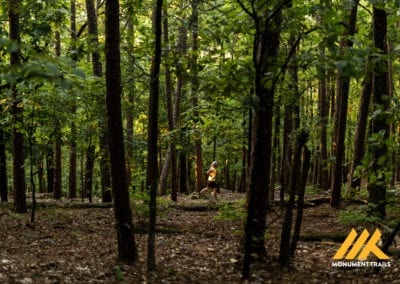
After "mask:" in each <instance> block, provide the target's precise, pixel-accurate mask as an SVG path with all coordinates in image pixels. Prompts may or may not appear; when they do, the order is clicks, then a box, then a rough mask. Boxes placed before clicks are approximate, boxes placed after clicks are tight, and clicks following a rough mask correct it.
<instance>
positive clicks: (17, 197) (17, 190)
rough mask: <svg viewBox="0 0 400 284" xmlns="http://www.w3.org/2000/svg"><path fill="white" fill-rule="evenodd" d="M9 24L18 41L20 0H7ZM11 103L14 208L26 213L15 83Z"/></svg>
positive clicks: (14, 60) (15, 59)
mask: <svg viewBox="0 0 400 284" xmlns="http://www.w3.org/2000/svg"><path fill="white" fill-rule="evenodd" d="M8 4H9V10H8V17H9V24H10V39H11V40H12V41H14V42H17V43H20V41H21V40H20V32H19V9H20V6H21V0H9V1H8ZM20 57H21V52H20V50H19V49H18V50H16V51H12V52H11V54H10V64H11V66H16V65H19V64H20V63H21V59H20ZM11 94H12V98H13V103H12V107H11V111H12V115H13V130H12V133H13V136H12V141H13V186H14V210H15V212H16V213H26V212H27V208H26V192H25V190H26V182H25V167H24V164H25V151H24V135H23V133H22V131H21V129H20V128H21V127H22V126H23V125H24V118H23V113H22V112H23V108H22V105H21V103H22V99H21V97H20V96H19V94H18V91H17V88H16V86H15V85H13V86H12V87H11Z"/></svg>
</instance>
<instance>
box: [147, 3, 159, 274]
mask: <svg viewBox="0 0 400 284" xmlns="http://www.w3.org/2000/svg"><path fill="white" fill-rule="evenodd" d="M162 6H163V0H156V2H155V7H154V10H153V33H154V37H155V46H154V55H153V60H152V64H151V72H150V97H149V115H148V117H149V119H148V147H147V155H148V158H147V175H146V184H147V185H146V187H147V190H149V192H150V203H149V208H150V220H149V237H148V246H147V270H149V271H154V270H156V257H155V234H156V218H157V207H156V197H157V187H158V175H159V172H158V163H157V153H158V149H157V142H158V104H159V96H160V65H161V36H162V31H161V21H162Z"/></svg>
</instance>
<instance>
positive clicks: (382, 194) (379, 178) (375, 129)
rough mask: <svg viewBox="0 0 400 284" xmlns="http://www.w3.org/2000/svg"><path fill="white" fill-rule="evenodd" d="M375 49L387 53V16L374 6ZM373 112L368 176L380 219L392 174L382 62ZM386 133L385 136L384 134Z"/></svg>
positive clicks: (375, 83) (371, 201) (371, 200)
mask: <svg viewBox="0 0 400 284" xmlns="http://www.w3.org/2000/svg"><path fill="white" fill-rule="evenodd" d="M373 28H374V46H375V48H376V49H377V50H379V51H380V53H381V54H382V55H386V54H387V42H386V40H387V13H386V11H385V10H383V9H381V8H378V7H376V6H374V8H373ZM373 78H374V79H373V94H372V100H373V109H374V111H375V114H374V116H373V118H372V119H371V135H372V137H374V136H375V137H378V138H377V139H378V140H377V141H375V143H373V146H371V147H370V148H369V152H370V153H371V156H372V161H371V163H370V168H369V169H368V170H369V173H368V192H369V198H368V201H369V204H371V206H370V208H369V209H370V212H369V213H370V214H371V215H375V216H379V217H381V218H383V217H385V216H386V186H387V185H386V183H387V180H386V177H385V176H386V173H387V172H390V168H389V166H388V163H389V157H388V149H387V145H386V140H387V138H388V137H389V125H388V122H387V114H386V110H387V109H388V108H389V105H388V100H386V99H385V98H386V97H387V96H388V91H389V90H388V80H387V79H388V74H387V61H386V59H381V61H380V62H377V63H376V65H375V66H374V77H373ZM382 133H383V134H382Z"/></svg>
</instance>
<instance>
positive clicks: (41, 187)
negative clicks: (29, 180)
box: [37, 159, 46, 193]
mask: <svg viewBox="0 0 400 284" xmlns="http://www.w3.org/2000/svg"><path fill="white" fill-rule="evenodd" d="M37 172H38V181H39V192H40V193H44V192H45V191H46V186H45V181H44V171H43V160H42V159H40V160H39V161H38V164H37Z"/></svg>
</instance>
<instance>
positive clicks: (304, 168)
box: [290, 146, 311, 257]
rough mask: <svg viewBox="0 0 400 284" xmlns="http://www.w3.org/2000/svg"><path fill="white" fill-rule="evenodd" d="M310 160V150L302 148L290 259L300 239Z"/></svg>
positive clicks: (305, 147)
mask: <svg viewBox="0 0 400 284" xmlns="http://www.w3.org/2000/svg"><path fill="white" fill-rule="evenodd" d="M310 159H311V152H310V150H308V148H307V146H304V150H303V161H302V165H301V179H300V189H299V196H298V199H297V214H296V222H295V224H294V229H293V236H292V241H291V243H290V256H291V257H294V253H295V251H296V247H297V243H298V241H299V239H300V229H301V223H302V221H303V209H304V194H305V191H306V186H307V177H308V171H309V169H310Z"/></svg>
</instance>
